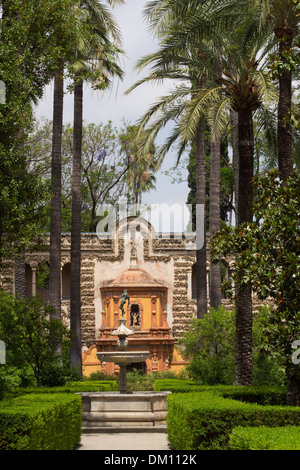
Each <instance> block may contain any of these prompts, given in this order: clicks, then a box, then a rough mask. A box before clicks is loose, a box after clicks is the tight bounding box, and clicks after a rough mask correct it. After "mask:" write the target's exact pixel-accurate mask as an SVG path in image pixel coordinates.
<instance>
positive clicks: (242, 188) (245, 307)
mask: <svg viewBox="0 0 300 470" xmlns="http://www.w3.org/2000/svg"><path fill="white" fill-rule="evenodd" d="M238 134H239V187H238V221H239V225H241V224H242V223H243V222H251V221H252V201H253V189H252V181H251V180H252V178H253V153H254V137H253V121H252V111H251V109H249V108H241V109H239V110H238ZM236 289H237V291H236V305H235V307H236V370H235V384H236V385H251V382H252V296H251V287H250V285H247V284H246V285H245V284H243V285H239V286H236Z"/></svg>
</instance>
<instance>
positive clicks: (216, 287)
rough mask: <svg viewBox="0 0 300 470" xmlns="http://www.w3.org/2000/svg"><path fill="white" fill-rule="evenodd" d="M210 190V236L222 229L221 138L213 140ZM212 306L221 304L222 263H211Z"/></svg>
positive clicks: (210, 295)
mask: <svg viewBox="0 0 300 470" xmlns="http://www.w3.org/2000/svg"><path fill="white" fill-rule="evenodd" d="M210 148H211V159H210V191H209V227H210V228H209V233H210V238H212V237H213V236H214V234H215V233H216V232H217V231H218V230H219V229H220V172H221V143H220V139H216V140H212V141H211V145H210ZM209 281H210V282H209V299H210V307H211V308H213V309H215V310H217V309H218V307H219V306H220V305H221V302H222V296H221V264H220V261H219V262H218V263H214V264H212V263H210V279H209Z"/></svg>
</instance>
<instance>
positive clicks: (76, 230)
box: [70, 0, 123, 373]
mask: <svg viewBox="0 0 300 470" xmlns="http://www.w3.org/2000/svg"><path fill="white" fill-rule="evenodd" d="M122 1H123V0H121V1H120V0H119V3H121V2H122ZM109 3H110V4H114V3H117V2H116V1H109ZM81 8H82V10H83V11H84V10H85V11H87V12H88V14H89V17H88V19H87V26H88V28H89V29H90V32H91V37H90V38H88V41H86V44H85V45H84V46H83V47H82V46H81V45H80V44H78V47H77V51H76V57H75V59H76V61H75V64H74V68H75V73H74V75H75V77H74V130H73V142H74V151H73V165H72V170H73V171H72V218H71V269H70V289H71V299H70V325H71V330H72V332H73V333H74V336H73V338H72V342H71V349H70V365H71V367H75V368H77V369H78V370H79V371H80V373H81V371H82V351H81V300H80V299H81V297H80V279H81V274H80V271H81V154H82V128H83V81H84V79H87V78H88V79H89V80H90V81H92V82H93V84H94V88H98V89H101V88H105V86H107V84H108V83H109V79H110V77H113V76H119V77H121V76H122V73H123V72H122V70H121V69H120V68H119V67H118V66H117V64H116V62H115V56H117V53H118V52H119V49H118V48H117V47H116V46H114V45H113V44H112V43H111V42H110V40H109V35H110V36H111V39H112V40H114V41H118V40H119V31H118V28H117V27H116V25H115V23H114V21H113V20H112V18H111V17H110V15H109V13H108V11H107V10H106V9H105V8H104V6H103V4H102V2H99V1H98V2H96V3H95V2H93V1H90V0H85V1H83V2H81ZM80 46H81V47H80ZM89 61H91V65H90V64H89ZM93 71H94V72H95V71H96V72H98V73H96V77H97V84H95V77H94V76H93Z"/></svg>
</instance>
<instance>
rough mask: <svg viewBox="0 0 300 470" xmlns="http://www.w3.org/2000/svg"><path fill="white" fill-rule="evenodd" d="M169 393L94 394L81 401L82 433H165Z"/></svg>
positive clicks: (86, 394) (85, 394)
mask: <svg viewBox="0 0 300 470" xmlns="http://www.w3.org/2000/svg"><path fill="white" fill-rule="evenodd" d="M168 393H170V392H132V393H125V394H124V393H120V392H95V393H80V395H81V397H82V431H83V432H90V433H95V432H126V431H131V432H132V431H133V432H140V431H145V430H146V431H147V432H165V430H166V418H167V395H168Z"/></svg>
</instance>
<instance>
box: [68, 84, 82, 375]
mask: <svg viewBox="0 0 300 470" xmlns="http://www.w3.org/2000/svg"><path fill="white" fill-rule="evenodd" d="M82 102H83V83H82V81H80V82H78V83H76V85H75V90H74V129H73V132H74V134H73V142H74V150H73V173H72V222H71V273H70V276H71V285H70V289H71V297H70V328H71V331H72V334H73V338H72V341H71V350H70V366H71V367H75V368H76V369H78V371H79V372H80V374H81V373H82V355H81V295H80V267H81V146H82V120H83V105H82Z"/></svg>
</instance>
